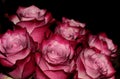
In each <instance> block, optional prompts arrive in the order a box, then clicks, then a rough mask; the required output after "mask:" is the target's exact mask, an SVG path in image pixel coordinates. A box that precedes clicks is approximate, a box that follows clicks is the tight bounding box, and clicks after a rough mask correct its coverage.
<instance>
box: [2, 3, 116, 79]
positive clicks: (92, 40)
mask: <svg viewBox="0 0 120 79" xmlns="http://www.w3.org/2000/svg"><path fill="white" fill-rule="evenodd" d="M6 17H7V18H8V19H9V20H10V21H11V22H13V24H14V25H13V29H12V30H10V29H8V31H6V32H5V33H4V34H1V35H0V65H1V67H2V68H3V70H1V72H0V73H1V74H0V79H7V77H6V76H9V77H11V78H13V79H115V72H116V71H115V69H114V67H113V66H112V62H111V61H112V60H111V59H113V58H115V57H116V55H117V54H116V50H117V45H115V44H114V43H113V41H112V40H111V39H110V38H108V37H107V35H106V34H105V33H98V34H97V35H93V34H92V33H91V32H90V31H89V30H88V29H86V28H85V26H86V24H85V23H81V22H79V21H76V20H74V19H68V18H66V17H62V21H58V20H56V19H55V18H53V17H52V14H51V13H50V12H49V11H47V10H46V9H40V8H38V7H36V6H34V5H31V6H29V7H22V6H20V7H19V8H18V9H17V11H16V13H15V14H14V15H9V14H7V15H6Z"/></svg>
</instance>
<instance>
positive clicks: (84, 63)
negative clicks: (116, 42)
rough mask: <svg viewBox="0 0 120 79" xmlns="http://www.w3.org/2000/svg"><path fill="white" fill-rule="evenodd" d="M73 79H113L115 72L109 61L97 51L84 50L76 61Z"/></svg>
mask: <svg viewBox="0 0 120 79" xmlns="http://www.w3.org/2000/svg"><path fill="white" fill-rule="evenodd" d="M76 66H77V68H76V70H77V72H78V73H77V75H75V79H99V78H105V79H114V74H115V70H114V68H113V67H112V64H111V62H110V59H109V58H108V57H107V56H106V55H103V54H101V53H100V52H99V51H98V50H97V49H91V48H86V49H84V50H83V51H82V52H81V53H80V55H79V57H78V58H77V61H76Z"/></svg>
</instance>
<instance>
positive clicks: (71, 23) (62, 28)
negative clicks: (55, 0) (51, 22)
mask: <svg viewBox="0 0 120 79" xmlns="http://www.w3.org/2000/svg"><path fill="white" fill-rule="evenodd" d="M84 27H85V24H83V23H80V22H78V21H75V20H73V19H71V20H69V19H67V18H65V17H63V18H62V23H58V26H57V27H56V30H55V32H56V33H58V34H60V35H61V36H62V37H64V38H65V39H67V40H71V41H75V40H77V39H78V38H79V39H82V36H83V37H84V35H85V34H86V30H85V29H84Z"/></svg>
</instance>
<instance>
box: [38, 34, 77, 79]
mask: <svg viewBox="0 0 120 79" xmlns="http://www.w3.org/2000/svg"><path fill="white" fill-rule="evenodd" d="M41 49H42V55H40V53H39V54H38V55H37V56H36V62H37V64H38V66H39V68H40V69H41V70H42V71H43V72H44V73H45V74H46V75H47V76H48V77H49V78H50V79H67V73H70V72H72V71H73V69H74V65H75V63H74V60H73V57H74V55H75V52H74V49H73V47H72V46H71V44H70V43H69V41H67V40H66V39H64V38H63V37H61V36H60V35H53V36H52V37H51V38H50V39H48V40H45V41H43V43H42V48H41ZM57 74H59V75H60V76H58V75H57Z"/></svg>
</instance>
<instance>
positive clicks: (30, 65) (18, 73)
mask: <svg viewBox="0 0 120 79" xmlns="http://www.w3.org/2000/svg"><path fill="white" fill-rule="evenodd" d="M34 70H35V61H34V58H33V57H32V56H28V57H27V58H26V59H24V60H20V61H18V62H17V63H16V68H15V69H14V70H13V71H11V72H9V75H11V76H12V77H13V78H15V79H26V78H28V77H29V76H31V75H32V74H33V72H34Z"/></svg>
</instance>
